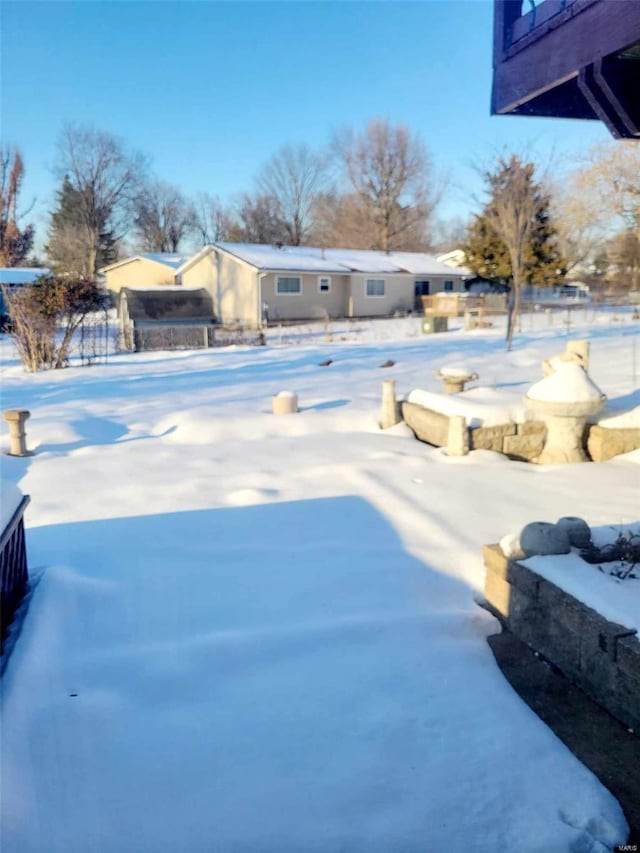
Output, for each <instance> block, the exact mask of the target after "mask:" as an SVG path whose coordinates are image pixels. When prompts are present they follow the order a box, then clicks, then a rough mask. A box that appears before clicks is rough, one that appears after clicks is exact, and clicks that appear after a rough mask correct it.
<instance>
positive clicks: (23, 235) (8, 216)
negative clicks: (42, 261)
mask: <svg viewBox="0 0 640 853" xmlns="http://www.w3.org/2000/svg"><path fill="white" fill-rule="evenodd" d="M23 178H24V164H23V162H22V157H21V155H20V152H19V151H17V150H15V149H12V148H0V265H1V266H4V267H14V266H17V265H18V264H20V263H22V261H24V259H25V258H26V257H27V255H28V254H29V252H30V251H31V247H32V245H33V226H32V225H27V226H25V227H24V228H21V227H20V226H19V224H18V223H19V221H20V219H21V218H22V217H23V216H25V215H26V213H28V210H27V211H19V210H18V200H19V197H20V189H21V187H22V181H23Z"/></svg>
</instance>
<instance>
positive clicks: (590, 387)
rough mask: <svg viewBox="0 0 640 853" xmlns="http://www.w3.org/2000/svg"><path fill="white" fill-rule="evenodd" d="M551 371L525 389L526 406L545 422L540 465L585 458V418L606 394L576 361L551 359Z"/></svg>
mask: <svg viewBox="0 0 640 853" xmlns="http://www.w3.org/2000/svg"><path fill="white" fill-rule="evenodd" d="M552 366H553V368H554V372H553V373H552V374H551V375H550V376H547V377H546V378H545V379H542V380H541V381H540V382H536V384H535V385H532V387H531V388H530V389H529V391H528V392H527V395H526V397H525V400H526V402H527V404H528V406H529V407H530V408H531V409H532V410H533V411H534V412H535V413H536V414H537V415H539V416H540V417H541V418H542V420H544V422H545V423H546V425H547V438H546V440H545V444H544V448H543V450H542V453H541V454H540V456H538V458H537V459H535V460H534V461H535V462H538V463H540V464H542V465H557V464H562V463H565V462H587V461H588V459H587V456H586V454H585V452H584V449H583V436H584V430H585V426H586V423H587V418H588V417H589V416H591V415H595V414H596V412H598V411H600V409H601V408H602V406H603V405H604V403H605V401H606V399H607V397H606V395H605V394H603V393H602V391H601V390H600V389H599V388H598V386H597V385H596V384H595V383H594V382H592V381H591V379H590V378H589V376H588V375H587V372H586V371H585V370H584V368H583V367H581V366H580V365H579V364H578V363H577V362H574V361H561V360H559V359H553V360H552Z"/></svg>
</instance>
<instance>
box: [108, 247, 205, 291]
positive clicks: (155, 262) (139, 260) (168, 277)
mask: <svg viewBox="0 0 640 853" xmlns="http://www.w3.org/2000/svg"><path fill="white" fill-rule="evenodd" d="M187 258H188V256H187V255H180V254H176V253H175V252H144V253H142V254H140V255H133V256H132V257H130V258H124V259H123V260H121V261H116V262H115V263H113V264H109V266H107V267H103V268H102V269H101V270H100V273H101V274H102V275H103V276H104V277H105V286H106V287H107V289H108V290H112V291H114V292H115V293H119V292H120V291H121V290H122V288H123V287H128V288H130V289H132V290H144V289H145V288H149V287H152V288H153V287H159V286H162V285H167V284H170V285H173V284H176V270H177V269H178V267H180V266H181V265H182V264H184V262H185V261H186V260H187Z"/></svg>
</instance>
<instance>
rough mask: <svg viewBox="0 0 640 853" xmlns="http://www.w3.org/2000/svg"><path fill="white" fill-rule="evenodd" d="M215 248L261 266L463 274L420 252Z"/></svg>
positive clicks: (258, 246) (255, 246) (251, 245)
mask: <svg viewBox="0 0 640 853" xmlns="http://www.w3.org/2000/svg"><path fill="white" fill-rule="evenodd" d="M214 248H219V249H222V250H223V251H225V252H228V253H229V254H231V255H233V256H234V257H236V258H239V259H240V260H242V261H245V263H248V264H250V265H251V266H253V267H256V268H257V269H260V270H291V271H293V270H295V271H296V272H327V273H342V274H348V273H354V272H355V273H391V274H400V273H409V274H411V275H427V276H428V275H448V276H456V275H466V274H467V273H468V270H465V269H459V270H454V269H452V268H451V267H450V266H447V265H446V264H442V263H440V262H439V261H437V260H436V258H435V257H434V256H433V255H428V254H424V253H422V252H380V251H373V250H369V249H322V248H316V247H313V246H282V248H280V247H278V246H273V245H266V244H258V243H216V244H215V246H214Z"/></svg>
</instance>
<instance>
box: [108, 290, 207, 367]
mask: <svg viewBox="0 0 640 853" xmlns="http://www.w3.org/2000/svg"><path fill="white" fill-rule="evenodd" d="M118 319H119V321H120V333H121V345H122V347H123V348H124V349H129V350H135V351H136V352H138V351H140V350H149V349H175V348H177V347H188V348H190V349H191V348H195V347H209V346H212V344H213V327H214V325H215V322H216V319H215V316H214V313H213V301H212V299H211V295H210V294H209V293H208V292H207V291H206V290H205V289H203V288H201V289H199V290H187V289H185V288H182V287H167V288H162V287H160V288H156V289H154V290H135V289H129V288H128V287H125V288H123V289H122V290H121V291H120V297H119V300H118Z"/></svg>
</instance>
